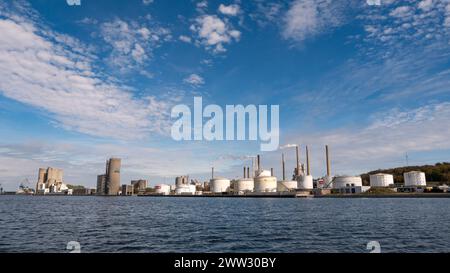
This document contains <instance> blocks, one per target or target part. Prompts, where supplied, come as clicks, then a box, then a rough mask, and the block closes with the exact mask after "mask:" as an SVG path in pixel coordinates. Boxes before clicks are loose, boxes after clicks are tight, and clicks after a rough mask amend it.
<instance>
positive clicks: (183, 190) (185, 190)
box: [175, 184, 195, 195]
mask: <svg viewBox="0 0 450 273" xmlns="http://www.w3.org/2000/svg"><path fill="white" fill-rule="evenodd" d="M175 194H178V195H180V194H191V195H194V194H195V185H186V184H183V185H180V186H178V187H177V188H176V189H175Z"/></svg>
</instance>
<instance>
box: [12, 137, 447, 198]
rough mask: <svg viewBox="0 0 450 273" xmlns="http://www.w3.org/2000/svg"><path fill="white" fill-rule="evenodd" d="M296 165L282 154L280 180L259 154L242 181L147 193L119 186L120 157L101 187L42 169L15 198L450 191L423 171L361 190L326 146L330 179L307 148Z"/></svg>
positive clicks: (139, 185) (138, 183)
mask: <svg viewBox="0 0 450 273" xmlns="http://www.w3.org/2000/svg"><path fill="white" fill-rule="evenodd" d="M295 155H296V162H295V167H294V169H293V171H292V176H289V177H288V176H287V175H286V160H285V154H284V153H283V154H281V170H282V172H281V173H282V177H281V179H278V178H277V177H276V176H275V175H274V169H273V168H270V170H266V169H264V168H263V167H262V162H261V161H262V157H261V156H260V155H258V156H256V157H254V158H253V159H252V166H251V168H250V167H249V166H244V167H243V174H242V177H241V178H239V179H232V180H230V179H228V178H225V177H219V176H216V175H215V172H214V171H215V170H214V167H213V168H212V169H211V178H210V180H209V181H206V182H199V181H198V180H194V179H190V178H189V176H187V175H186V176H178V177H176V178H175V181H174V182H175V183H174V184H173V185H168V184H158V185H156V186H155V187H154V188H149V183H148V181H147V180H145V179H136V180H132V181H131V182H130V183H129V184H121V177H120V175H121V165H122V160H121V159H120V158H110V159H109V160H107V161H106V164H105V172H104V173H103V174H100V175H98V176H97V187H96V188H95V189H87V188H84V187H83V186H71V185H68V184H66V183H64V182H63V170H61V169H57V168H52V167H49V168H46V169H44V168H40V169H39V172H38V179H37V183H36V188H35V189H32V188H30V187H28V186H26V184H27V183H22V184H21V186H20V188H19V190H18V191H17V192H16V193H15V194H21V195H97V196H118V195H121V196H197V197H327V196H329V197H334V196H351V195H353V196H358V195H363V194H364V193H370V191H376V190H378V191H380V190H382V191H384V192H388V193H392V194H400V193H427V192H443V193H447V192H449V191H448V187H447V186H440V187H439V188H438V189H433V187H429V186H427V180H426V176H425V173H424V172H420V171H410V172H405V173H404V174H403V178H404V183H401V184H397V183H394V176H393V175H392V174H385V173H375V174H372V175H370V176H369V178H370V186H365V185H363V180H362V177H361V176H341V175H338V176H332V174H331V160H330V150H329V147H328V145H327V146H325V158H326V162H325V164H326V175H325V176H323V177H320V178H316V179H314V178H313V175H312V174H311V164H310V154H309V147H308V146H306V147H305V155H306V157H305V161H306V162H305V163H306V164H302V163H301V162H300V146H298V145H295Z"/></svg>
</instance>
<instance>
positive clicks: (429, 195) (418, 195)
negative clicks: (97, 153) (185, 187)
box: [0, 193, 450, 199]
mask: <svg viewBox="0 0 450 273" xmlns="http://www.w3.org/2000/svg"><path fill="white" fill-rule="evenodd" d="M1 196H32V197H106V198H108V197H123V198H126V197H140V198H144V197H150V198H154V197H162V198H177V197H178V198H179V197H181V198H183V197H188V198H291V199H292V198H298V199H304V198H308V199H309V198H339V199H341V198H450V193H397V194H329V195H296V194H294V193H292V194H251V195H226V194H224V195H156V194H155V195H133V196H99V195H50V194H49V195H19V194H2V195H0V197H1Z"/></svg>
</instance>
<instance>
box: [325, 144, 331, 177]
mask: <svg viewBox="0 0 450 273" xmlns="http://www.w3.org/2000/svg"><path fill="white" fill-rule="evenodd" d="M325 153H326V157H327V176H331V166H330V154H329V149H328V145H326V146H325Z"/></svg>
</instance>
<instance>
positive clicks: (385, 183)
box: [370, 173, 394, 187]
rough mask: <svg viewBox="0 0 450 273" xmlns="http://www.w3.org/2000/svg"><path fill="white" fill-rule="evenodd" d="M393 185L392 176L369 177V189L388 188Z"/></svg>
mask: <svg viewBox="0 0 450 273" xmlns="http://www.w3.org/2000/svg"><path fill="white" fill-rule="evenodd" d="M393 184H394V176H393V175H392V174H385V173H377V174H372V175H370V186H371V187H389V185H393Z"/></svg>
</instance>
